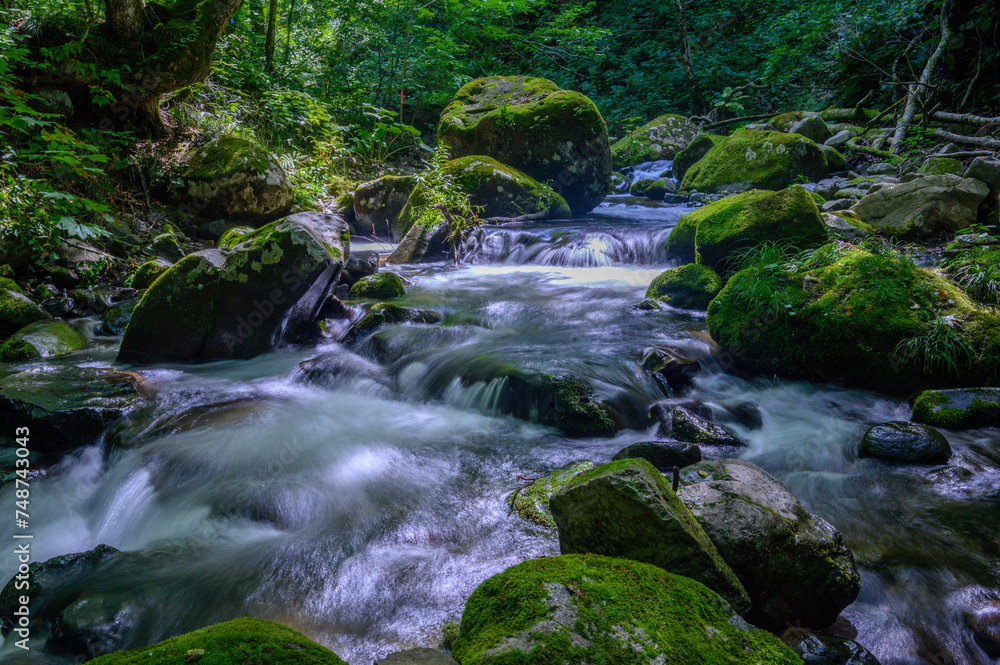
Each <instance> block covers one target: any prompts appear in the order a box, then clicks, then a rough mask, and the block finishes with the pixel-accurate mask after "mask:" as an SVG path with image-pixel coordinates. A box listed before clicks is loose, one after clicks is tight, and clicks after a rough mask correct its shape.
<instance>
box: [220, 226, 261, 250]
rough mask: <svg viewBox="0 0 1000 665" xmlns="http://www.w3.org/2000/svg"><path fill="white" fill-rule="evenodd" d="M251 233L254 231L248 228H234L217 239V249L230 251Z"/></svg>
mask: <svg viewBox="0 0 1000 665" xmlns="http://www.w3.org/2000/svg"><path fill="white" fill-rule="evenodd" d="M253 232H254V229H253V228H252V227H250V226H234V227H233V228H231V229H229V230H227V231H226V232H225V233H223V234H222V237H221V238H219V249H232V248H233V247H235V246H236V245H238V244H240V243H241V242H242V241H243V239H244V238H245V237H247V236H248V235H250V234H251V233H253Z"/></svg>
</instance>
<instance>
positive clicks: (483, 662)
mask: <svg viewBox="0 0 1000 665" xmlns="http://www.w3.org/2000/svg"><path fill="white" fill-rule="evenodd" d="M452 655H453V656H454V657H455V658H456V659H457V660H458V661H459V662H462V663H477V664H478V665H499V664H500V663H521V662H523V663H539V664H541V663H546V664H548V663H632V664H634V665H654V664H657V663H660V664H662V663H696V662H697V663H746V664H747V665H749V664H751V663H767V664H768V665H793V664H794V663H798V662H800V661H799V660H798V658H797V657H796V656H795V655H794V654H793V653H792V652H791V651H790V650H789V649H788V647H786V646H785V645H784V644H782V643H781V642H780V640H778V638H776V637H775V636H773V635H771V634H769V633H766V632H763V631H759V630H757V629H754V628H753V627H751V626H749V625H748V624H747V623H746V622H744V621H743V620H742V619H740V617H739V616H737V615H736V614H735V613H734V612H733V610H732V608H731V607H730V606H729V605H728V604H726V603H725V601H723V600H722V599H721V598H719V596H718V595H717V594H716V593H714V592H713V591H711V590H710V589H708V588H706V587H705V586H704V585H702V584H699V583H698V582H696V581H694V580H691V579H687V578H685V577H680V576H678V575H673V574H671V573H669V572H666V571H664V570H661V569H659V568H657V567H656V566H652V565H648V564H646V563H639V562H636V561H628V560H626V559H615V558H608V557H603V556H594V555H563V556H559V557H545V558H541V559H532V560H529V561H525V562H524V563H521V564H518V565H516V566H514V567H513V568H508V569H507V570H506V571H504V572H503V573H500V574H499V575H495V576H493V577H491V578H490V579H488V580H486V581H485V582H483V583H482V584H481V585H479V587H478V588H477V589H476V590H475V591H474V592H473V593H472V596H470V597H469V600H468V602H467V603H466V605H465V612H464V613H463V614H462V625H461V629H460V632H459V635H458V638H457V639H456V640H455V643H454V649H453V650H452ZM668 655H669V660H665V658H667V657H668Z"/></svg>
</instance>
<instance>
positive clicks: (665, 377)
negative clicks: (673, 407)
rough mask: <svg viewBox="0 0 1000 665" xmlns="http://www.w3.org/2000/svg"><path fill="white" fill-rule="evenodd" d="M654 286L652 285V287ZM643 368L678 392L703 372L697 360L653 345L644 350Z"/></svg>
mask: <svg viewBox="0 0 1000 665" xmlns="http://www.w3.org/2000/svg"><path fill="white" fill-rule="evenodd" d="M651 288H652V287H651ZM642 368H643V369H644V370H646V371H647V372H649V373H650V374H652V375H653V376H654V377H656V378H657V379H659V380H661V381H663V382H664V383H666V384H667V386H668V387H669V388H670V390H672V391H674V392H677V391H680V390H683V389H684V388H686V387H688V386H689V385H691V383H692V382H693V381H694V377H696V376H698V374H699V373H700V372H701V364H700V363H699V362H698V361H697V360H693V359H691V358H687V357H685V356H683V355H681V354H680V353H678V352H677V351H675V350H673V349H670V348H665V347H653V348H649V349H644V350H643V352H642Z"/></svg>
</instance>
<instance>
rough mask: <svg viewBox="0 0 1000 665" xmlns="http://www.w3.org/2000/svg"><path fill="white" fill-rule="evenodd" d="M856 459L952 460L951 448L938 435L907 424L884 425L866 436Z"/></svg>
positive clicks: (942, 437)
mask: <svg viewBox="0 0 1000 665" xmlns="http://www.w3.org/2000/svg"><path fill="white" fill-rule="evenodd" d="M858 457H874V458H877V459H881V460H886V461H888V462H911V463H914V464H944V463H945V462H947V461H948V460H949V459H950V458H951V446H950V445H948V439H946V438H945V437H944V435H943V434H941V432H939V431H937V430H936V429H934V428H933V427H928V426H927V425H920V424H917V423H908V422H902V421H897V422H891V423H883V424H881V425H876V426H875V427H872V428H871V429H869V430H868V431H867V432H865V436H864V438H863V439H862V440H861V445H860V446H859V447H858Z"/></svg>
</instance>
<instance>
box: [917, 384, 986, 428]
mask: <svg viewBox="0 0 1000 665" xmlns="http://www.w3.org/2000/svg"><path fill="white" fill-rule="evenodd" d="M913 419H914V420H915V421H917V422H920V423H926V424H927V425H931V426H933V427H943V428H945V429H968V428H970V427H995V426H997V425H1000V388H959V389H956V390H925V391H924V392H922V393H920V395H919V396H917V399H916V400H915V401H914V402H913Z"/></svg>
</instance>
